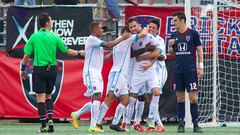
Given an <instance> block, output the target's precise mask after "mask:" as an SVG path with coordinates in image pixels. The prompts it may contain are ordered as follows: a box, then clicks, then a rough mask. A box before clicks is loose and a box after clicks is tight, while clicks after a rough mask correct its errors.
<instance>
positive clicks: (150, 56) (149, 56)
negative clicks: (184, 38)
mask: <svg viewBox="0 0 240 135" xmlns="http://www.w3.org/2000/svg"><path fill="white" fill-rule="evenodd" d="M159 54H160V50H158V49H156V50H154V51H153V52H151V53H149V54H147V55H142V56H138V57H137V58H136V60H137V61H142V60H151V59H157V57H158V55H159Z"/></svg>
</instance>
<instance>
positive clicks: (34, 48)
mask: <svg viewBox="0 0 240 135" xmlns="http://www.w3.org/2000/svg"><path fill="white" fill-rule="evenodd" d="M57 49H59V50H60V51H61V52H63V53H66V52H67V50H68V48H67V47H66V46H65V45H64V42H63V41H62V39H61V38H60V37H59V36H57V35H56V34H54V33H53V32H52V31H49V30H42V29H40V30H39V31H38V32H37V33H35V34H33V35H32V36H31V37H30V39H29V40H28V42H27V44H26V46H25V47H24V53H25V54H28V55H31V54H32V53H34V62H33V65H34V66H47V65H52V66H55V65H56V51H57Z"/></svg>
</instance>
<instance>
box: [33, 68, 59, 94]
mask: <svg viewBox="0 0 240 135" xmlns="http://www.w3.org/2000/svg"><path fill="white" fill-rule="evenodd" d="M56 77H57V68H56V67H55V66H53V67H51V68H49V69H47V66H35V67H34V69H33V74H32V79H33V91H34V92H36V93H46V94H51V93H52V91H53V88H54V85H55V82H56Z"/></svg>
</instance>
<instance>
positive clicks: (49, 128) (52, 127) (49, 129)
mask: <svg viewBox="0 0 240 135" xmlns="http://www.w3.org/2000/svg"><path fill="white" fill-rule="evenodd" d="M48 132H49V133H51V132H54V124H53V121H52V120H49V121H48Z"/></svg>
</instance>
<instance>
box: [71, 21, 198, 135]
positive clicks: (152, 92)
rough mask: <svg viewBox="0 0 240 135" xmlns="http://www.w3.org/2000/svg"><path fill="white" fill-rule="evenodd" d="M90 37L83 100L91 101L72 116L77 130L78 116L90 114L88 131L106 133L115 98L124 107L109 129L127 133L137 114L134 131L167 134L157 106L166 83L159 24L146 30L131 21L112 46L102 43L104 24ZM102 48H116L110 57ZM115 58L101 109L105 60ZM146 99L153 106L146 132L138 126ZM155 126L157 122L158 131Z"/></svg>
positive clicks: (93, 27) (92, 28)
mask: <svg viewBox="0 0 240 135" xmlns="http://www.w3.org/2000/svg"><path fill="white" fill-rule="evenodd" d="M90 32H91V35H90V36H89V38H88V39H87V40H86V42H85V52H86V54H85V63H84V69H83V78H84V84H85V85H86V86H87V88H88V89H87V91H86V92H85V94H84V95H85V96H88V97H91V98H92V102H89V103H87V104H85V105H84V106H83V107H82V108H81V109H80V110H78V111H76V112H72V113H71V117H72V118H73V126H74V127H75V128H78V117H79V115H81V114H83V113H86V112H89V111H90V112H91V123H90V128H89V131H90V132H104V130H103V128H102V120H103V118H104V116H105V114H106V112H107V110H108V108H109V106H110V105H111V104H112V103H113V101H114V100H115V98H119V99H120V103H119V104H118V106H117V108H116V111H115V115H114V117H113V121H112V124H111V125H110V129H113V130H115V131H118V132H124V131H127V130H129V128H130V127H131V126H130V125H131V121H132V117H133V113H134V110H135V117H134V123H133V125H132V127H133V128H134V129H135V130H137V131H140V132H145V131H146V132H154V131H155V132H164V131H165V130H166V129H165V127H164V126H163V124H162V122H161V119H160V115H159V110H158V109H159V104H158V103H159V98H160V94H161V93H162V87H163V85H164V83H165V82H166V79H167V70H166V65H165V62H164V60H165V59H166V55H165V54H166V52H165V50H166V49H165V43H164V40H163V39H162V38H161V37H160V36H159V35H158V32H159V23H158V21H156V20H152V21H150V23H149V26H148V27H147V28H144V29H142V27H141V26H140V24H139V23H138V21H137V20H136V19H135V18H130V19H129V20H128V26H125V27H123V29H122V31H121V34H122V35H121V36H120V37H119V38H117V39H116V40H114V41H110V42H104V41H102V40H100V39H99V38H100V37H101V36H102V32H103V30H102V26H101V24H100V23H92V24H91V25H90ZM103 47H108V48H113V51H112V53H110V54H109V55H107V56H104V55H103ZM185 51H186V50H185ZM111 56H112V57H113V66H112V68H111V71H110V73H109V78H108V85H107V97H106V98H105V100H104V102H102V103H101V104H100V99H101V94H102V91H103V80H102V76H101V70H102V65H103V62H104V60H106V59H108V58H110V57H111ZM100 59H102V61H100ZM145 95H147V100H146V101H147V103H148V105H149V106H148V107H149V113H148V119H147V128H146V129H144V128H143V127H142V125H141V124H140V121H141V117H142V114H143V109H144V101H145V99H146V98H145ZM121 117H122V118H123V119H122V124H121V126H119V121H120V119H121ZM155 123H157V125H156V126H155ZM196 124H197V123H196ZM194 126H195V125H194ZM196 126H197V129H196V130H197V131H199V132H200V131H201V128H200V127H198V125H196ZM178 130H179V129H178ZM182 130H183V132H184V129H182V128H181V131H182ZM194 130H195V129H194ZM179 131H180V130H179Z"/></svg>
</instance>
